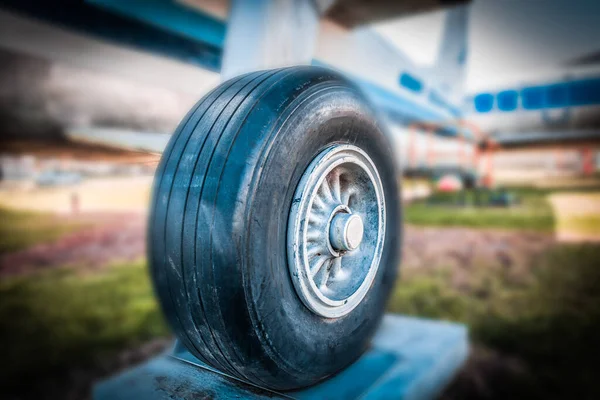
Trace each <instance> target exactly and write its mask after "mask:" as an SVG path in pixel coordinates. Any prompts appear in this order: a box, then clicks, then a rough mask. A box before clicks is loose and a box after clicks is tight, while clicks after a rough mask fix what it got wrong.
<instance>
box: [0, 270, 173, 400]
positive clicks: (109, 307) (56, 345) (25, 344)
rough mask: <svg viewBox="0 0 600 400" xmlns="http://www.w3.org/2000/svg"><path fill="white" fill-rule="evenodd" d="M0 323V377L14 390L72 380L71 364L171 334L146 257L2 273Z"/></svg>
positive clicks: (98, 358) (81, 363) (88, 363)
mask: <svg viewBox="0 0 600 400" xmlns="http://www.w3.org/2000/svg"><path fill="white" fill-rule="evenodd" d="M0 324H1V326H0V353H1V354H2V357H3V362H2V366H1V367H0V381H1V384H2V386H4V387H8V392H9V393H10V392H11V391H17V390H18V391H19V393H21V392H22V391H23V390H24V388H29V389H31V390H34V389H38V388H43V387H44V386H46V385H50V386H52V385H56V382H60V381H64V382H67V381H68V375H69V374H70V373H72V371H73V370H77V369H78V368H86V367H94V366H95V365H97V364H101V363H102V362H103V360H106V359H109V358H110V357H111V356H114V354H115V353H116V352H117V351H119V350H122V349H124V348H127V347H129V346H132V345H135V344H137V343H142V342H144V341H147V340H148V339H151V338H155V337H161V336H166V335H167V334H168V330H167V327H166V325H165V323H164V321H163V319H162V315H161V313H160V311H159V308H158V306H157V303H156V301H155V299H154V295H153V293H152V289H151V285H150V281H149V278H148V276H147V272H146V267H145V263H144V262H142V261H140V262H138V263H134V264H128V265H115V266H112V267H107V268H106V269H104V270H102V271H100V272H96V273H94V274H87V275H81V274H77V273H76V272H75V270H72V269H60V270H53V271H49V272H45V273H37V274H34V275H29V276H24V277H18V278H9V279H4V280H3V281H2V282H1V283H0ZM32 382H36V383H37V384H35V385H33V384H32ZM42 382H45V383H42ZM21 394H22V393H21ZM37 395H40V396H41V394H40V393H37ZM25 397H27V396H25ZM31 397H37V396H31ZM45 397H48V394H47V393H46V394H45Z"/></svg>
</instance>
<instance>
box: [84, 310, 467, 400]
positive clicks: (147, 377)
mask: <svg viewBox="0 0 600 400" xmlns="http://www.w3.org/2000/svg"><path fill="white" fill-rule="evenodd" d="M468 352H469V344H468V333H467V329H466V328H465V327H464V326H462V325H457V324H450V323H445V322H439V321H430V320H423V319H417V318H408V317H402V316H398V315H386V316H385V318H384V320H383V323H382V325H381V327H380V329H379V331H378V332H377V335H376V336H375V338H374V339H373V345H372V348H371V349H370V350H369V351H368V352H367V353H366V354H365V355H363V356H362V357H361V358H360V359H359V360H358V361H356V362H355V363H354V364H352V365H351V366H350V367H348V368H346V369H345V370H344V371H342V372H340V373H339V374H337V375H336V376H334V377H332V378H331V379H328V380H327V381H325V382H323V383H320V384H318V385H316V386H313V387H311V388H308V389H303V390H299V391H293V392H286V393H276V392H272V391H268V390H265V389H261V388H258V387H256V386H253V385H250V384H247V383H244V382H241V381H239V380H237V379H234V378H231V377H229V376H226V375H223V374H222V373H219V372H217V371H215V370H213V369H212V368H210V367H208V366H206V365H204V364H202V363H201V362H200V361H198V360H197V359H195V358H194V357H193V356H192V355H191V354H189V353H188V352H187V351H186V350H185V349H183V348H182V347H179V346H177V347H176V348H175V350H174V352H173V353H171V354H166V355H162V356H159V357H156V358H154V359H152V360H150V361H149V362H147V363H145V364H143V365H141V366H139V367H137V368H134V369H132V370H129V371H127V372H125V373H123V374H121V375H119V376H116V377H114V378H111V379H109V380H107V381H105V382H102V383H100V384H99V385H97V386H96V388H95V390H94V399H96V400H105V399H106V400H108V399H127V400H135V399H147V400H152V399H192V398H193V399H213V398H214V399H229V398H251V399H263V398H271V399H273V398H281V399H285V398H288V399H289V398H292V399H299V400H303V399H328V400H338V399H339V400H342V399H344V400H346V399H357V398H360V399H431V398H434V397H435V396H437V395H438V394H439V393H440V392H441V391H442V390H443V389H444V387H445V386H446V385H447V384H448V382H449V381H450V380H451V379H452V377H453V376H454V375H455V373H456V372H457V371H458V369H459V368H460V367H461V365H462V364H463V362H464V361H465V359H466V357H467V355H468Z"/></svg>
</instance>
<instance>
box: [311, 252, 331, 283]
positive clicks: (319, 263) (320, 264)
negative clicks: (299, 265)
mask: <svg viewBox="0 0 600 400" xmlns="http://www.w3.org/2000/svg"><path fill="white" fill-rule="evenodd" d="M328 260H329V257H327V256H321V257H319V259H318V260H317V261H316V262H315V263H314V264H313V265H312V266H311V267H310V273H311V277H312V278H314V277H315V276H316V275H317V274H318V273H319V272H320V271H321V269H322V268H323V266H324V265H325V264H327V261H328Z"/></svg>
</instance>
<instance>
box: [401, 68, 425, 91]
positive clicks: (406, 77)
mask: <svg viewBox="0 0 600 400" xmlns="http://www.w3.org/2000/svg"><path fill="white" fill-rule="evenodd" d="M400 85H402V86H404V87H405V88H407V89H408V90H412V91H413V92H420V91H421V90H423V83H422V82H421V81H420V80H419V78H417V77H415V76H413V75H411V74H409V73H408V72H404V73H402V75H400Z"/></svg>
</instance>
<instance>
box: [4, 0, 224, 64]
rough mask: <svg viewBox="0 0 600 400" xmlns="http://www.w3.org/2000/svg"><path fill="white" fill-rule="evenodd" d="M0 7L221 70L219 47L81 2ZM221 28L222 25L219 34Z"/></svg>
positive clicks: (32, 1)
mask: <svg viewBox="0 0 600 400" xmlns="http://www.w3.org/2000/svg"><path fill="white" fill-rule="evenodd" d="M123 3H127V4H130V3H134V2H128V1H124V2H123ZM137 3H139V2H137ZM0 8H2V9H5V10H7V11H10V12H15V13H17V14H20V15H23V16H25V17H30V18H34V19H38V20H41V21H44V22H48V23H50V24H53V25H56V26H60V27H63V28H66V29H69V30H73V31H75V32H79V33H82V34H87V35H90V36H93V37H96V38H99V39H102V40H106V41H107V42H112V43H115V44H117V45H119V46H124V47H130V48H134V49H138V50H142V51H147V52H150V53H155V54H158V55H163V56H166V57H170V58H173V59H176V60H180V61H183V62H186V63H189V64H194V65H198V66H200V67H202V68H205V69H208V70H211V71H219V70H220V69H221V54H222V49H221V47H220V46H216V45H214V44H211V43H209V42H208V41H203V40H200V39H197V38H196V39H194V38H191V37H190V36H189V35H188V36H185V35H182V34H180V33H175V32H169V31H166V30H164V29H161V28H159V27H157V26H156V25H150V24H148V23H144V22H141V21H140V20H138V19H133V18H131V17H128V16H123V15H119V14H116V13H114V12H110V11H107V10H104V9H102V8H99V7H96V6H94V5H91V4H87V3H85V2H82V1H77V0H63V1H61V2H60V4H56V3H54V2H50V1H37V0H0ZM224 29H225V28H224V25H223V27H222V31H223V32H224ZM223 34H224V33H223Z"/></svg>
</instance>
